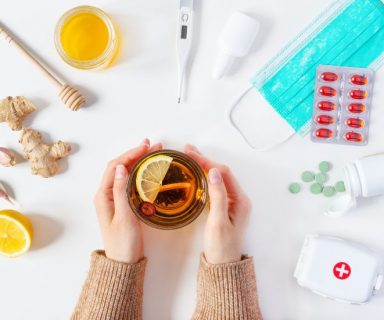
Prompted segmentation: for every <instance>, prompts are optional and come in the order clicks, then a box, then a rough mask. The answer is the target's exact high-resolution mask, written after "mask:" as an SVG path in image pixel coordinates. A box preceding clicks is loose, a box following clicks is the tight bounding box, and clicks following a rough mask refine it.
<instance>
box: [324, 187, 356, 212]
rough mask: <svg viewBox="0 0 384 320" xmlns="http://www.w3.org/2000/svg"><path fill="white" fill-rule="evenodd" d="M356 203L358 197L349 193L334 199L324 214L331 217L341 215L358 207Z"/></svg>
mask: <svg viewBox="0 0 384 320" xmlns="http://www.w3.org/2000/svg"><path fill="white" fill-rule="evenodd" d="M356 205H357V202H356V198H355V197H353V196H352V195H351V194H348V193H347V194H344V195H342V196H339V197H337V198H336V199H335V200H333V202H332V203H331V205H330V206H329V207H328V209H327V210H326V211H325V212H324V214H325V215H326V216H328V217H331V218H337V217H341V216H343V215H345V214H346V213H348V212H349V211H350V210H352V209H354V208H356Z"/></svg>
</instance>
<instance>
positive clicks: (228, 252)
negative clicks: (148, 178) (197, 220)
mask: <svg viewBox="0 0 384 320" xmlns="http://www.w3.org/2000/svg"><path fill="white" fill-rule="evenodd" d="M184 151H185V153H186V154H187V155H189V156H190V157H191V158H193V159H194V160H195V161H196V162H197V163H198V164H199V165H200V166H201V167H202V169H203V170H204V171H206V172H208V191H209V197H210V213H209V216H208V220H207V224H206V227H205V235H204V255H205V258H206V260H207V261H208V262H209V263H213V264H220V263H229V262H236V261H240V260H241V256H242V252H243V251H242V250H243V244H244V234H245V229H246V226H247V224H248V220H249V215H250V212H251V202H250V200H249V198H248V197H247V196H246V194H245V193H244V192H243V190H242V189H241V187H240V186H239V184H238V183H237V181H236V179H235V178H234V176H233V175H232V173H231V171H230V169H229V168H228V167H227V166H225V165H222V164H218V163H215V162H213V161H211V160H209V159H207V158H206V157H204V156H203V155H202V154H201V153H200V152H199V150H198V149H197V148H196V147H195V146H192V145H186V146H185V148H184Z"/></svg>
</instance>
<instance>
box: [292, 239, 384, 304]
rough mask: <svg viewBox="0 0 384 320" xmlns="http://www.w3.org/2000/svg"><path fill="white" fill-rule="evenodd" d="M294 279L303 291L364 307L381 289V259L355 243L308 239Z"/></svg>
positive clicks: (339, 240) (340, 240)
mask: <svg viewBox="0 0 384 320" xmlns="http://www.w3.org/2000/svg"><path fill="white" fill-rule="evenodd" d="M294 277H295V278H296V279H297V282H298V284H299V285H301V286H302V287H305V288H308V289H310V290H312V291H313V292H315V293H317V294H319V295H321V296H324V297H326V298H330V299H334V300H336V301H340V302H346V303H350V304H363V303H366V302H368V301H369V300H370V299H371V297H372V296H373V295H374V294H375V293H376V292H377V291H379V289H380V287H381V283H382V280H383V265H382V259H381V257H380V256H379V255H378V254H377V253H376V252H374V251H373V250H371V249H369V248H367V247H365V246H363V245H360V244H358V243H355V242H351V241H347V240H343V239H340V238H335V237H328V236H320V235H307V236H306V238H305V241H304V245H303V248H302V250H301V254H300V257H299V261H298V263H297V266H296V270H295V274H294Z"/></svg>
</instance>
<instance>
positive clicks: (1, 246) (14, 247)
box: [0, 210, 33, 258]
mask: <svg viewBox="0 0 384 320" xmlns="http://www.w3.org/2000/svg"><path fill="white" fill-rule="evenodd" d="M32 237H33V227H32V224H31V222H30V221H29V219H28V218H27V217H26V216H24V215H22V214H21V213H19V212H17V211H15V210H1V211H0V254H2V255H4V256H6V257H11V258H13V257H17V256H20V255H22V254H24V253H26V252H27V251H28V250H29V248H30V247H31V242H32Z"/></svg>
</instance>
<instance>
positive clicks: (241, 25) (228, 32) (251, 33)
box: [212, 11, 259, 79]
mask: <svg viewBox="0 0 384 320" xmlns="http://www.w3.org/2000/svg"><path fill="white" fill-rule="evenodd" d="M258 31H259V22H258V21H257V20H256V19H254V18H251V17H250V16H248V15H246V14H244V13H242V12H238V11H236V12H234V13H233V14H232V15H231V17H230V18H229V19H228V21H227V23H226V24H225V26H224V29H223V31H222V33H221V34H220V36H219V39H218V44H219V55H218V57H217V59H216V63H215V66H214V69H213V73H212V76H213V78H215V79H220V78H221V77H222V76H224V75H225V74H226V73H227V72H228V70H229V69H230V68H231V65H232V64H233V62H234V61H235V60H236V58H240V57H244V56H245V55H247V54H248V53H249V51H250V50H251V48H252V45H253V43H254V41H255V39H256V35H257V33H258Z"/></svg>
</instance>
